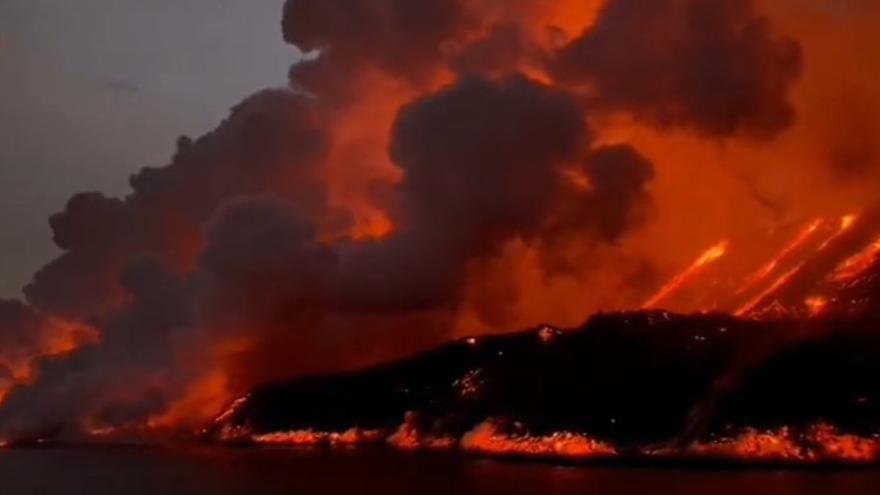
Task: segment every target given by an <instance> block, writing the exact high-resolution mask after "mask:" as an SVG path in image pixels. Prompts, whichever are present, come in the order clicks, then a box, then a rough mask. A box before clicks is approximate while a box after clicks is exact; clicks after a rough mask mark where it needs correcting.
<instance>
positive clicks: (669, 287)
mask: <svg viewBox="0 0 880 495" xmlns="http://www.w3.org/2000/svg"><path fill="white" fill-rule="evenodd" d="M729 247H730V241H727V240H723V241H721V242H719V243H718V244H715V245H714V246H712V247H710V248H709V249H707V250H706V251H705V252H703V254H701V255H700V257H699V258H697V260H696V261H694V262H693V263H692V264H691V265H690V266H689V267H688V268H687V269H686V270H685V271H683V272H681V273H680V274H678V275H677V276H675V277H674V278H673V279H672V280H670V281H669V283H667V284H666V285H665V286H663V288H661V289H660V291H659V292H657V293H656V294H655V295H654V296H652V297H651V298H650V299H648V300H647V301H646V302H645V303H644V304H643V305H642V309H652V308H656V307H657V305H658V304H659V303H661V302H663V301H664V300H665V299H666V298H667V297H669V296H670V295H672V294H673V293H675V292H676V291H678V290H679V289H680V288H681V287H682V286H684V285H685V284H687V283H688V282H689V281H690V280H691V279H693V278H694V277H695V276H696V275H697V274H699V273H700V272H701V271H702V270H703V269H705V268H706V267H707V266H709V265H711V264H713V263H715V262H716V261H718V260H719V259H721V258H723V257H724V255H725V254H727V249H728V248H729Z"/></svg>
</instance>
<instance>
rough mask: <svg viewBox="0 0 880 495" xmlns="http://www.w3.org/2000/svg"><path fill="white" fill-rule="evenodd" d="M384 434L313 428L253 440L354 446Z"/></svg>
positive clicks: (262, 436) (360, 430)
mask: <svg viewBox="0 0 880 495" xmlns="http://www.w3.org/2000/svg"><path fill="white" fill-rule="evenodd" d="M383 438H384V436H383V435H382V432H380V431H378V430H362V429H359V428H351V429H349V430H346V431H344V432H342V433H332V432H319V431H312V430H296V431H285V432H279V433H267V434H264V435H254V436H252V437H251V440H252V441H253V442H254V443H256V444H258V445H275V446H287V447H317V446H320V445H329V446H333V447H354V446H358V445H363V444H367V443H377V442H381V441H382V439H383Z"/></svg>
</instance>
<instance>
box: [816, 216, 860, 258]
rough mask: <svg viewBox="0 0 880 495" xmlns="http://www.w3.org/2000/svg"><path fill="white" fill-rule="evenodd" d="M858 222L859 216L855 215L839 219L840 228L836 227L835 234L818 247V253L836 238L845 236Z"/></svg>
mask: <svg viewBox="0 0 880 495" xmlns="http://www.w3.org/2000/svg"><path fill="white" fill-rule="evenodd" d="M858 221H859V216H858V215H856V214H849V215H845V216H843V217H842V218H841V219H840V226H839V227H838V229H837V232H835V233H834V235H832V236H831V237H829V238H828V239H827V240H826V241H825V242H823V243H822V245H821V246H819V251H822V250H824V249H825V248H827V247H828V245H829V244H831V243H832V242H834V241H835V240H836V239H837V238H839V237H840V236H842V235H843V234H845V233H846V232H847V231H848V230H849V229H851V228H852V226H853V225H855V224H856V222H858Z"/></svg>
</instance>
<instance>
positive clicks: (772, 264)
mask: <svg viewBox="0 0 880 495" xmlns="http://www.w3.org/2000/svg"><path fill="white" fill-rule="evenodd" d="M823 223H825V219H824V218H820V219H818V220H815V221H814V222H812V223H811V224H809V225H807V227H806V228H805V229H804V230H802V231H801V232H800V233H799V234H798V235H797V237H795V238H794V240H793V241H791V243H789V244H788V245H787V246H786V247H785V248H784V249H783V250H782V252H780V253H779V254H778V255H777V256H776V257H775V258H773V259H772V260H770V261H769V262H768V263H767V264H766V265H764V266H763V267H762V268H761V269H760V270H758V271H756V272H755V273H753V274H751V275H749V277H748V278H746V281H745V282H744V283H743V285H742V286H741V287H740V288H739V289H737V291H736V294H737V295H740V294H742V293H744V292H746V291H748V290H749V289H751V288H752V287H754V286H755V285H756V284H757V283H759V282H762V281H763V280H764V279H766V278H767V277H769V276H770V274H771V273H773V271H774V270H776V268H777V267H778V266H779V265H780V263H782V261H784V260H785V259H786V258H788V257H789V256H790V255H791V254H792V253H794V252H795V251H797V250H798V249H800V248H801V247H803V246H804V245H805V244H806V243H807V241H809V240H810V239H811V238H812V237H813V234H815V233H816V232H817V231H818V230H819V227H821V226H822V224H823Z"/></svg>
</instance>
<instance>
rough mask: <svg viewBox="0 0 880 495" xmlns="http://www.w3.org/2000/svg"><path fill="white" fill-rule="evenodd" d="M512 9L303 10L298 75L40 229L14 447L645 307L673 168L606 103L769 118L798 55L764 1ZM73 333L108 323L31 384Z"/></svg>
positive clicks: (779, 119) (287, 25)
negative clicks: (614, 127)
mask: <svg viewBox="0 0 880 495" xmlns="http://www.w3.org/2000/svg"><path fill="white" fill-rule="evenodd" d="M575 3H576V2H563V1H561V2H559V5H558V8H559V9H562V8H563V7H564V8H568V9H573V10H576V11H580V10H584V11H587V10H589V9H588V8H587V6H586V5H583V6H578V5H575ZM509 7H510V8H509V9H499V8H498V5H497V3H496V2H494V1H492V0H468V1H465V0H428V1H419V2H415V1H410V0H376V1H366V0H358V1H342V0H289V1H288V2H287V5H286V6H285V9H284V19H283V34H284V39H285V40H287V41H288V42H290V43H292V44H295V45H296V46H297V47H298V48H300V49H301V50H303V51H306V52H312V54H311V55H310V56H309V57H308V58H307V59H306V60H304V61H302V62H300V63H298V64H296V65H295V66H294V67H293V68H292V69H291V81H290V85H291V88H290V89H274V90H265V91H262V92H259V93H257V94H256V95H254V96H252V97H250V98H248V99H247V100H245V101H244V102H243V103H241V104H239V105H238V106H236V107H235V108H233V110H232V111H231V114H230V116H229V118H228V119H227V120H226V121H225V122H223V123H222V124H221V125H220V126H219V127H218V128H217V129H216V130H214V131H212V132H210V133H209V134H207V135H205V136H203V137H201V138H199V139H196V140H192V139H189V138H181V139H180V140H179V142H178V143H177V149H176V152H175V154H174V156H173V159H172V160H171V163H170V164H168V165H166V166H164V167H159V168H147V169H144V170H142V171H141V172H139V173H137V174H136V175H135V176H134V177H133V178H132V179H131V187H132V192H131V194H130V195H129V196H127V197H125V198H122V199H114V198H107V197H105V196H103V195H101V194H98V193H86V194H81V195H77V196H76V197H74V198H73V199H72V200H71V201H70V203H69V204H68V206H67V208H66V209H65V211H64V212H62V213H60V214H58V215H56V216H55V217H53V218H52V219H51V222H50V223H51V226H52V229H53V232H54V240H55V242H56V244H57V245H58V246H59V247H60V248H61V249H62V250H63V251H64V253H63V254H62V255H61V256H60V257H59V258H58V259H56V260H54V261H53V262H51V263H50V264H48V265H47V266H46V267H45V268H43V269H42V270H40V271H39V272H38V273H37V274H36V276H35V278H34V281H33V282H32V283H31V284H30V285H29V286H28V287H27V288H26V290H25V293H26V296H27V301H28V304H24V303H17V302H16V303H3V305H2V306H0V344H2V346H3V348H2V349H0V369H4V371H0V385H2V382H3V380H6V381H18V382H20V383H21V385H22V386H20V387H17V388H16V389H15V391H14V392H13V393H12V394H11V395H10V396H9V397H8V398H7V401H6V403H5V405H4V407H3V409H0V437H4V436H10V435H12V436H14V435H22V434H28V435H37V436H39V435H44V434H47V433H56V434H57V433H63V434H74V435H75V434H78V433H81V432H82V431H84V430H86V431H87V430H89V429H92V430H103V429H104V428H106V427H108V426H109V427H127V428H135V427H136V428H141V427H144V426H153V427H164V426H169V425H172V426H179V425H183V424H191V423H190V422H191V421H199V420H203V419H204V418H205V417H206V416H209V415H211V414H213V413H215V412H216V411H217V409H218V408H219V407H220V406H222V404H223V402H224V401H225V400H228V398H229V397H230V396H231V394H236V393H242V392H244V391H246V390H247V389H249V388H250V387H252V386H254V385H255V384H257V383H260V382H263V381H267V380H277V379H282V378H286V377H290V376H294V375H299V374H303V373H315V372H321V371H328V370H338V369H343V368H353V367H358V366H363V365H365V364H368V363H371V362H375V361H377V360H384V359H389V358H393V357H398V356H401V355H405V354H408V353H411V352H414V351H416V350H419V349H422V348H425V347H427V346H430V345H435V344H437V343H438V342H442V341H444V340H446V339H448V338H449V337H450V336H451V335H454V334H456V333H457V332H462V331H476V332H493V331H494V332H497V331H504V330H514V329H516V328H517V326H524V325H529V324H538V323H541V322H551V323H559V324H573V323H577V322H578V320H580V319H582V318H585V317H586V316H587V315H588V313H589V312H590V311H592V310H595V309H598V308H601V307H603V305H606V306H607V305H614V306H615V307H632V306H635V305H637V304H638V300H639V299H640V298H641V297H642V296H643V295H644V294H643V293H644V289H643V288H642V289H640V290H635V291H633V293H632V294H630V293H629V292H627V289H626V286H631V285H633V282H632V281H633V280H645V279H648V278H653V275H652V276H650V277H649V276H647V275H646V274H653V273H654V269H653V267H652V259H651V258H650V257H648V256H645V255H644V253H642V252H640V250H639V249H632V244H633V243H632V239H634V238H636V236H637V234H638V233H640V232H642V230H643V227H645V226H647V225H650V224H651V220H652V214H651V211H652V207H653V205H654V203H655V201H656V198H655V197H654V187H655V185H654V184H655V177H656V178H659V177H661V175H662V170H660V169H659V167H655V165H654V161H655V160H654V157H653V156H650V155H649V154H646V153H644V152H642V151H641V150H640V149H639V148H638V147H637V146H635V145H634V144H633V143H629V142H628V141H627V139H625V137H624V138H621V137H617V138H614V137H613V133H609V132H608V130H607V129H605V128H604V123H605V121H606V118H607V117H608V115H609V114H623V115H628V116H631V117H634V118H635V120H637V121H641V122H642V123H643V124H645V125H646V126H648V127H649V128H650V129H651V130H652V131H656V130H657V129H659V130H660V131H663V130H664V129H665V128H667V127H669V126H672V127H684V128H686V129H690V130H692V131H695V132H694V133H693V134H694V135H696V136H706V135H708V136H711V137H712V138H713V139H717V138H722V139H733V138H734V137H736V136H739V135H742V134H747V135H751V136H755V135H757V136H760V137H762V138H768V137H771V136H774V135H776V134H779V133H781V132H782V131H784V130H785V129H786V128H787V127H788V126H789V125H791V124H792V123H793V122H794V119H795V112H794V110H793V107H792V104H791V103H790V101H789V99H788V93H789V90H790V88H791V86H792V85H793V83H794V82H795V80H796V79H797V77H798V75H799V74H800V70H801V53H800V50H799V48H798V45H797V43H796V42H794V41H793V40H791V39H789V38H787V37H784V36H781V35H778V34H776V33H775V31H774V29H773V27H772V26H771V24H770V21H769V20H768V19H767V18H765V17H763V16H761V15H759V14H758V13H757V12H756V10H755V9H754V8H753V6H752V5H751V2H749V1H747V0H725V1H723V2H714V1H708V0H664V1H662V2H634V1H630V0H609V1H607V2H606V3H605V4H604V7H603V9H602V10H601V11H600V13H599V15H598V17H596V18H595V19H594V20H593V21H592V23H590V22H587V21H586V20H585V21H584V23H583V25H581V26H578V32H574V33H572V32H571V31H570V30H568V31H566V29H563V27H561V26H556V25H555V24H553V23H552V19H555V18H556V17H554V16H549V15H548V16H540V15H537V16H536V15H532V14H534V13H535V12H542V11H543V9H545V8H547V9H550V8H549V7H546V6H545V5H544V4H543V3H542V2H538V1H537V0H518V1H516V2H512V3H511V4H510V6H509ZM550 10H554V9H550ZM554 12H555V10H554ZM572 18H573V17H571V16H567V17H566V19H569V20H570V19H572ZM574 18H577V17H574ZM543 23H547V24H543ZM563 293H564V294H569V295H570V296H569V297H558V296H559V295H560V294H563ZM542 294H546V295H542ZM612 297H613V298H612ZM71 328H90V329H95V332H97V340H96V341H94V342H90V343H88V344H82V343H81V341H77V344H76V346H81V347H80V349H79V351H78V352H75V353H72V354H68V355H65V356H63V357H58V358H55V359H50V360H45V362H44V363H42V364H41V366H40V370H39V373H38V375H37V376H36V377H35V378H34V382H33V383H28V384H27V385H25V384H24V383H23V382H24V379H22V380H18V379H17V374H16V373H15V370H16V369H17V368H18V367H20V366H23V364H22V363H28V365H30V364H29V363H31V361H32V360H33V359H34V358H36V357H38V356H45V355H51V354H57V353H58V352H55V350H54V349H52V348H47V347H46V345H45V343H46V342H50V341H52V340H53V339H56V338H58V336H59V335H63V334H66V332H69V331H70V329H71ZM7 349H10V350H7ZM5 368H8V369H10V370H12V371H11V372H6V371H5Z"/></svg>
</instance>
